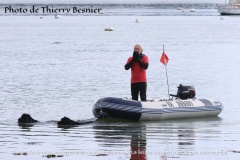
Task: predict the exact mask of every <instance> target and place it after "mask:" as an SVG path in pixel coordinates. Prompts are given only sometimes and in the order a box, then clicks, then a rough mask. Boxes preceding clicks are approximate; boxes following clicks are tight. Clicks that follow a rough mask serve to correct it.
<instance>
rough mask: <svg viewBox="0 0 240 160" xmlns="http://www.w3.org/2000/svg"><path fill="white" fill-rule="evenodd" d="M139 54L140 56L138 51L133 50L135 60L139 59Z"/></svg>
mask: <svg viewBox="0 0 240 160" xmlns="http://www.w3.org/2000/svg"><path fill="white" fill-rule="evenodd" d="M138 56H139V54H138V52H135V51H134V52H133V59H132V60H133V62H135V61H137V60H138Z"/></svg>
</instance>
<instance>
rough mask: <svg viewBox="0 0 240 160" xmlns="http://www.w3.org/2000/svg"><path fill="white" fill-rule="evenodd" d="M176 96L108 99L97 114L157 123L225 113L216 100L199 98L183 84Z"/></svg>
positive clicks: (95, 109)
mask: <svg viewBox="0 0 240 160" xmlns="http://www.w3.org/2000/svg"><path fill="white" fill-rule="evenodd" d="M172 96H175V97H177V98H176V99H173V97H172V99H158V100H150V101H147V102H139V101H133V100H129V99H123V98H114V97H105V98H101V99H99V100H98V101H97V102H96V103H95V104H94V106H93V114H94V116H95V117H99V115H101V114H102V115H106V117H107V116H108V117H111V118H120V119H127V120H136V121H146V120H147V121H150V120H151V121H154V120H167V119H178V118H196V117H207V116H217V115H219V114H220V113H221V111H222V110H223V106H222V103H221V102H220V101H218V100H216V99H211V98H208V99H196V98H195V89H194V87H192V86H182V85H180V86H179V87H178V94H177V95H172ZM103 113H104V114H103Z"/></svg>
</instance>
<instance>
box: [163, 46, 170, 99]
mask: <svg viewBox="0 0 240 160" xmlns="http://www.w3.org/2000/svg"><path fill="white" fill-rule="evenodd" d="M163 53H164V62H165V70H166V77H167V86H168V98H169V99H170V94H169V84H168V74H167V63H166V59H165V50H164V44H163Z"/></svg>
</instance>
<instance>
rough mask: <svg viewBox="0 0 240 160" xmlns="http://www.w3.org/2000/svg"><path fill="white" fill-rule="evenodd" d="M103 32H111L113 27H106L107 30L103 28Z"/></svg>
mask: <svg viewBox="0 0 240 160" xmlns="http://www.w3.org/2000/svg"><path fill="white" fill-rule="evenodd" d="M104 31H113V27H108V28H105V30H104Z"/></svg>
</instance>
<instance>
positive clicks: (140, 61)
mask: <svg viewBox="0 0 240 160" xmlns="http://www.w3.org/2000/svg"><path fill="white" fill-rule="evenodd" d="M130 68H131V94H132V100H136V101H138V95H139V92H140V98H141V101H147V95H146V92H147V75H146V69H147V68H148V57H147V56H146V55H144V54H143V53H142V47H141V45H139V44H137V45H135V46H134V52H133V56H132V57H129V58H128V60H127V63H126V65H125V69H126V70H129V69H130Z"/></svg>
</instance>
